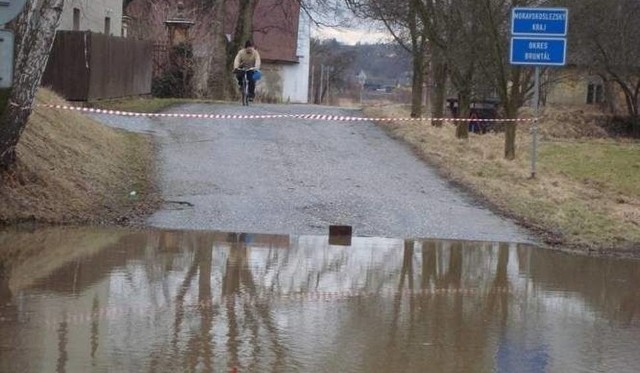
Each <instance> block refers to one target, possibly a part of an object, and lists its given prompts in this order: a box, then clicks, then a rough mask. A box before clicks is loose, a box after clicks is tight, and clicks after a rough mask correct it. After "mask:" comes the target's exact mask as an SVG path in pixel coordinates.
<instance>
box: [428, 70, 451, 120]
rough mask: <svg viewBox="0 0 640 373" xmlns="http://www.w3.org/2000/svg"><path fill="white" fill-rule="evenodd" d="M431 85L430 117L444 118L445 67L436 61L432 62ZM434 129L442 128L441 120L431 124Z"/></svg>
mask: <svg viewBox="0 0 640 373" xmlns="http://www.w3.org/2000/svg"><path fill="white" fill-rule="evenodd" d="M431 74H432V76H433V84H432V86H431V95H430V96H431V116H432V117H433V118H442V117H443V116H444V99H445V97H444V96H445V92H446V88H447V87H446V85H447V70H446V65H445V64H444V63H442V62H440V61H438V60H437V59H435V60H433V65H432V71H431ZM431 124H432V125H434V126H436V127H441V126H442V121H441V120H435V121H432V122H431Z"/></svg>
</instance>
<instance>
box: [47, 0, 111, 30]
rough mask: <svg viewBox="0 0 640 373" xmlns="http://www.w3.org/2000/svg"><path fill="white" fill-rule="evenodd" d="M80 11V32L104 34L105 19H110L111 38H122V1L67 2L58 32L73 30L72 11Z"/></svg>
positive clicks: (81, 0) (79, 0)
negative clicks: (75, 9)
mask: <svg viewBox="0 0 640 373" xmlns="http://www.w3.org/2000/svg"><path fill="white" fill-rule="evenodd" d="M74 8H77V9H79V10H80V31H93V32H98V33H104V27H105V18H106V17H109V18H111V32H110V34H111V35H113V36H122V0H67V1H65V2H64V9H63V10H62V16H61V18H60V27H58V30H73V9H74Z"/></svg>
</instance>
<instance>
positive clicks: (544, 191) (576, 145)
mask: <svg viewBox="0 0 640 373" xmlns="http://www.w3.org/2000/svg"><path fill="white" fill-rule="evenodd" d="M365 114H366V115H368V116H378V117H398V116H402V117H404V116H407V115H408V112H407V109H406V107H405V106H400V105H395V106H380V107H369V108H366V109H365ZM381 125H382V126H383V127H384V128H385V129H386V130H387V131H388V132H389V133H390V134H391V135H392V136H393V137H396V138H398V139H401V140H403V141H405V142H407V143H408V144H410V145H411V146H412V147H413V148H414V149H415V151H416V153H417V154H418V155H419V156H421V157H422V158H423V159H425V160H426V161H427V162H428V163H430V164H432V165H434V166H435V167H436V168H437V169H438V170H439V171H440V173H441V174H442V175H443V176H444V177H445V178H447V179H449V180H451V181H453V182H455V183H456V184H459V185H461V186H462V187H463V188H465V189H466V190H468V191H469V192H471V193H472V194H473V195H474V196H476V197H477V198H478V199H479V200H481V201H485V202H486V203H487V204H488V205H490V206H491V207H493V208H494V209H495V210H497V211H499V212H500V213H502V214H503V215H506V216H509V217H511V218H513V219H515V220H516V221H518V222H519V223H520V224H522V225H523V226H526V227H528V228H530V229H531V230H533V231H534V232H537V233H538V234H539V235H540V236H541V237H542V239H543V240H544V241H545V242H546V243H548V244H550V245H553V246H555V247H557V248H560V249H563V250H567V251H578V252H583V253H592V254H600V255H625V256H640V187H638V185H640V172H638V171H639V170H640V144H639V143H638V142H632V141H626V142H625V141H613V140H603V139H584V138H582V139H580V140H576V139H573V140H566V139H565V140H563V141H562V142H557V141H551V137H549V136H546V138H547V140H546V141H544V142H542V144H541V148H540V158H539V169H538V175H537V178H536V179H530V177H529V176H530V162H531V158H530V143H531V138H530V134H529V127H528V126H527V125H520V127H519V131H518V135H517V144H516V146H517V158H516V159H515V160H514V161H506V160H504V158H503V151H504V150H503V149H504V136H503V135H502V134H486V135H474V134H471V135H470V139H469V140H459V139H456V138H455V128H454V127H453V126H450V125H445V126H444V127H441V128H437V127H433V126H431V125H429V123H426V122H421V123H420V122H415V123H414V122H402V123H393V122H391V123H383V124H381ZM540 125H541V127H542V128H541V129H542V133H543V134H547V133H552V132H558V128H553V129H552V128H549V127H550V126H553V127H557V126H562V122H557V123H556V122H554V123H551V122H549V123H545V122H544V121H543V122H542V123H541V124H540Z"/></svg>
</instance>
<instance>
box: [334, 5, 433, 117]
mask: <svg viewBox="0 0 640 373" xmlns="http://www.w3.org/2000/svg"><path fill="white" fill-rule="evenodd" d="M345 2H346V3H347V5H348V7H349V8H350V9H351V10H352V11H353V12H354V14H356V16H358V17H362V18H366V19H373V20H376V21H379V22H381V23H382V24H383V25H384V26H385V28H386V29H387V30H388V31H389V33H390V34H391V35H392V36H393V38H394V39H395V40H396V42H397V43H398V44H399V45H401V46H402V47H403V48H404V49H406V50H407V51H408V52H409V53H411V57H412V61H413V77H412V99H411V116H412V117H420V116H422V110H423V108H422V95H423V86H424V80H425V79H424V78H425V69H426V66H427V62H428V58H427V52H428V50H427V49H428V46H429V40H428V28H427V25H426V24H425V23H424V18H422V17H420V14H419V8H420V3H421V0H409V1H403V0H345Z"/></svg>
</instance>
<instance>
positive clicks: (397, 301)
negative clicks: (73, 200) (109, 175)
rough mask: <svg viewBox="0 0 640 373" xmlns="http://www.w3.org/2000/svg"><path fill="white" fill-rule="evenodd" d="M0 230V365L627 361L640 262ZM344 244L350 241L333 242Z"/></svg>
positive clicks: (451, 246) (371, 241) (422, 247)
mask: <svg viewBox="0 0 640 373" xmlns="http://www.w3.org/2000/svg"><path fill="white" fill-rule="evenodd" d="M332 243H334V244H330V243H329V238H328V237H326V236H324V237H322V236H271V235H252V234H233V233H220V232H189V231H161V230H153V231H130V230H120V229H91V228H82V229H74V228H65V229H59V228H57V229H46V230H38V231H35V232H1V233H0V371H2V372H5V371H6V372H40V371H56V372H87V371H153V372H176V371H194V370H197V371H205V372H206V371H216V372H220V371H223V372H231V371H233V372H264V371H277V372H300V371H303V372H321V371H322V372H486V371H497V372H515V371H517V372H565V371H581V372H614V371H615V372H635V371H636V370H637V367H639V366H640V354H638V353H637V351H638V346H639V345H640V262H639V261H627V260H614V259H597V258H587V257H575V256H570V255H566V254H561V253H556V252H550V251H546V250H541V249H537V248H533V247H529V246H524V245H515V244H507V243H475V242H455V241H411V240H396V239H380V238H357V237H354V238H352V239H351V240H350V242H347V241H340V242H335V241H334V242H332ZM345 245H350V246H345Z"/></svg>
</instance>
